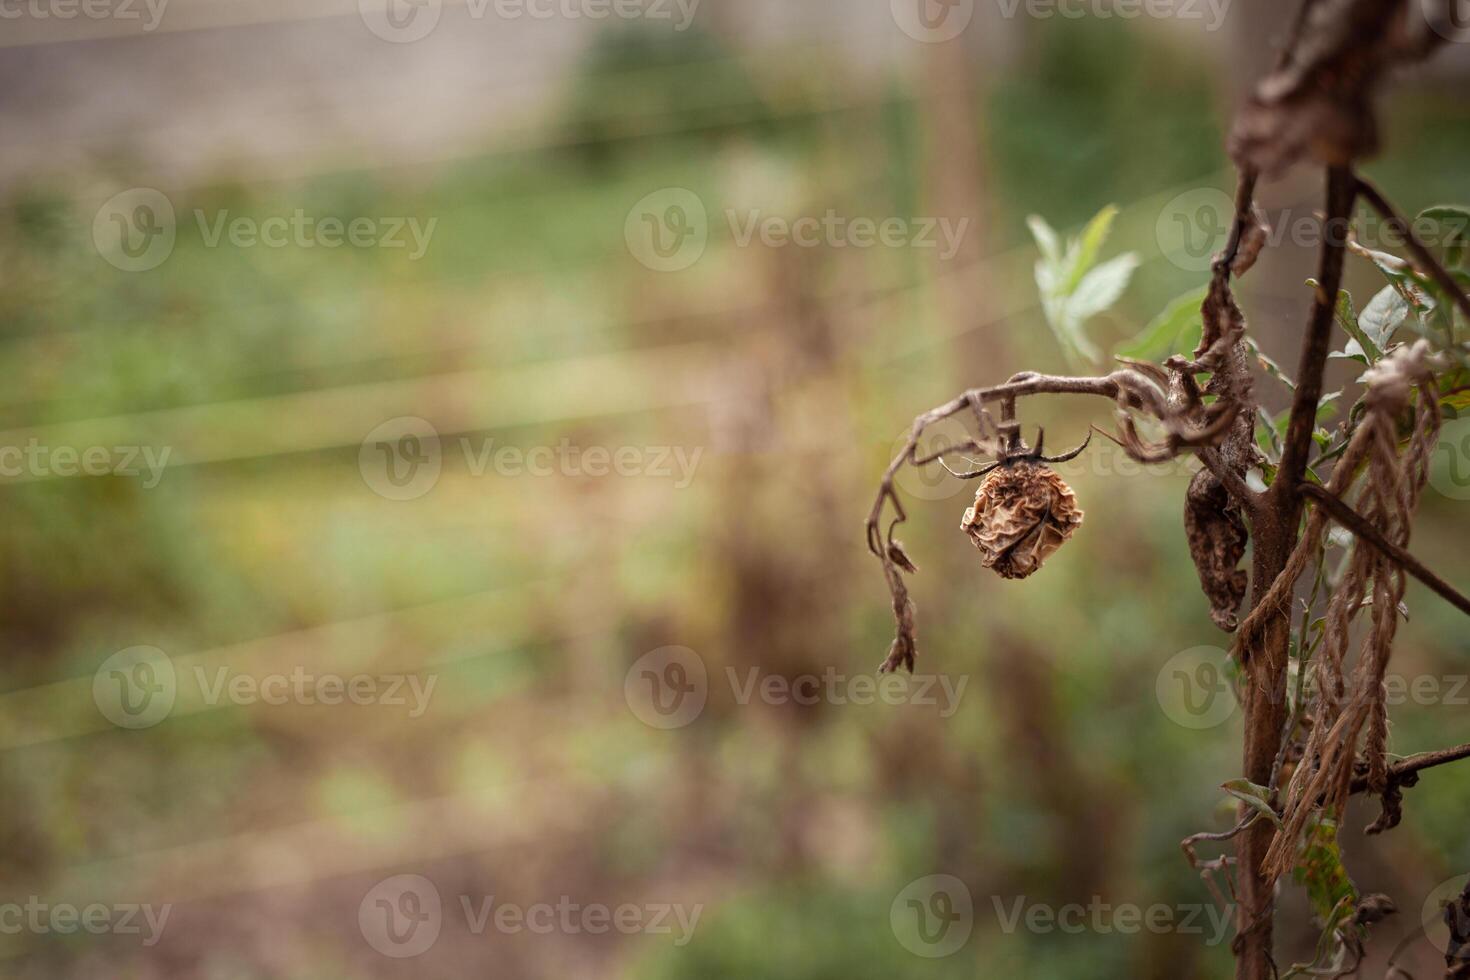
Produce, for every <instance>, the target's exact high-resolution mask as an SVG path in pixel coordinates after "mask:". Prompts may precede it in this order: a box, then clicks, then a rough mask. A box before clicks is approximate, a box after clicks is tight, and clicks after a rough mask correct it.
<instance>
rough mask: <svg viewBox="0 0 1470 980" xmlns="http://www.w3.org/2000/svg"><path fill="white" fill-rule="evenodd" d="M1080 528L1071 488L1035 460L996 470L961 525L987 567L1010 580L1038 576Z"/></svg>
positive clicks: (1050, 469) (1079, 519)
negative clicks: (1041, 568) (1034, 574)
mask: <svg viewBox="0 0 1470 980" xmlns="http://www.w3.org/2000/svg"><path fill="white" fill-rule="evenodd" d="M1081 526H1082V511H1080V510H1079V509H1078V508H1077V498H1076V497H1075V496H1074V495H1073V493H1072V488H1071V487H1069V486H1067V484H1066V482H1065V481H1064V480H1063V479H1062V478H1061V477H1060V476H1058V475H1057V473H1056V471H1055V470H1053V469H1052V468H1051V467H1049V466H1046V465H1044V464H1042V463H1032V462H1016V463H1011V464H1009V465H1006V466H1001V467H998V468H997V469H995V470H994V471H992V472H991V473H990V475H989V476H987V477H986V478H985V482H984V483H982V484H980V489H979V490H977V491H976V492H975V505H974V506H973V507H971V508H970V509H969V510H967V511H965V518H964V520H963V521H962V522H961V523H960V528H961V530H963V531H964V532H965V533H966V534H968V535H969V536H970V539H971V540H972V541H974V542H975V547H977V548H979V549H980V553H981V554H982V555H984V562H985V567H987V568H993V569H995V571H996V573H997V574H999V575H1000V576H1001V577H1002V578H1010V579H1020V578H1025V577H1026V576H1028V575H1030V574H1032V573H1033V572H1035V571H1036V570H1037V569H1038V568H1040V567H1041V565H1042V563H1043V562H1044V561H1046V559H1047V558H1048V557H1050V556H1051V554H1052V552H1054V551H1056V550H1057V549H1058V548H1060V547H1061V546H1062V545H1063V544H1065V543H1066V541H1067V539H1068V538H1070V537H1071V536H1072V534H1073V532H1075V531H1076V530H1077V528H1079V527H1081Z"/></svg>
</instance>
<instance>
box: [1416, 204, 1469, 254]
mask: <svg viewBox="0 0 1470 980" xmlns="http://www.w3.org/2000/svg"><path fill="white" fill-rule="evenodd" d="M1420 221H1433V222H1436V223H1438V224H1439V225H1440V226H1441V230H1442V231H1443V232H1444V234H1442V235H1440V241H1441V242H1442V243H1443V244H1444V260H1445V265H1446V266H1448V267H1450V268H1451V269H1453V268H1455V267H1456V266H1458V265H1460V264H1462V263H1463V262H1464V261H1465V254H1466V251H1467V249H1470V209H1466V208H1463V207H1460V206H1458V205H1454V204H1436V205H1434V206H1433V207H1428V208H1425V209H1424V210H1423V211H1420V212H1419V214H1418V215H1417V216H1416V217H1415V218H1414V223H1415V224H1416V225H1417V224H1418V223H1419V222H1420Z"/></svg>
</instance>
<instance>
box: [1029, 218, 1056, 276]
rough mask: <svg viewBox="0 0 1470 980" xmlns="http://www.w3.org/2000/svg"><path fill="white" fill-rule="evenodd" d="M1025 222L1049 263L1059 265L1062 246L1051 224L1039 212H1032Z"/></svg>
mask: <svg viewBox="0 0 1470 980" xmlns="http://www.w3.org/2000/svg"><path fill="white" fill-rule="evenodd" d="M1026 224H1027V226H1028V227H1030V229H1031V237H1032V238H1035V239H1036V245H1037V247H1038V248H1040V249H1041V254H1042V257H1044V258H1045V259H1046V261H1047V263H1048V264H1049V265H1052V266H1056V265H1060V264H1061V261H1062V246H1061V242H1060V241H1059V240H1058V239H1057V233H1056V232H1055V231H1053V230H1052V227H1051V225H1049V224H1047V223H1046V219H1045V218H1043V217H1042V216H1041V215H1039V214H1033V215H1031V216H1030V217H1028V218H1027V219H1026Z"/></svg>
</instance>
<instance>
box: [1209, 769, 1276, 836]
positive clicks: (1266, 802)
mask: <svg viewBox="0 0 1470 980" xmlns="http://www.w3.org/2000/svg"><path fill="white" fill-rule="evenodd" d="M1220 788H1221V789H1223V790H1224V791H1225V792H1227V793H1229V794H1230V795H1231V796H1233V797H1235V798H1236V799H1237V800H1239V801H1240V802H1242V803H1244V804H1245V805H1246V806H1248V807H1250V808H1251V809H1252V810H1255V811H1256V812H1257V813H1259V814H1260V815H1261V816H1263V817H1265V818H1266V819H1267V820H1269V821H1271V822H1272V823H1274V824H1275V825H1276V826H1278V827H1280V826H1281V818H1280V817H1279V816H1277V815H1276V811H1275V810H1274V809H1273V808H1272V806H1271V791H1270V790H1268V789H1267V788H1266V787H1264V786H1258V785H1256V784H1255V783H1253V782H1251V781H1250V780H1249V779H1232V780H1230V781H1229V782H1228V783H1222V784H1221V785H1220Z"/></svg>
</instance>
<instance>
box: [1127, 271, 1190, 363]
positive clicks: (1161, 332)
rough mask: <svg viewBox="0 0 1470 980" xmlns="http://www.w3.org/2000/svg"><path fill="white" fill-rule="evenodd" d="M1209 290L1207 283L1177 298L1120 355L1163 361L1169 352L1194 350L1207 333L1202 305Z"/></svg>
mask: <svg viewBox="0 0 1470 980" xmlns="http://www.w3.org/2000/svg"><path fill="white" fill-rule="evenodd" d="M1208 292H1209V287H1208V286H1201V287H1199V288H1198V289H1191V290H1190V291H1189V292H1187V293H1185V294H1184V295H1183V296H1179V297H1177V298H1175V299H1174V300H1173V301H1171V302H1170V303H1169V305H1168V306H1166V307H1164V312H1162V313H1160V314H1159V315H1158V316H1156V317H1154V319H1153V322H1151V323H1150V324H1149V325H1148V326H1146V327H1144V328H1143V330H1142V332H1140V333H1139V335H1138V336H1137V337H1134V338H1133V339H1132V340H1130V341H1128V342H1127V343H1126V344H1124V345H1123V346H1122V347H1119V348H1118V354H1119V355H1120V356H1122V357H1131V358H1133V359H1134V360H1139V361H1161V360H1163V359H1164V358H1166V357H1168V356H1169V355H1170V354H1183V353H1189V352H1191V351H1193V350H1194V349H1195V348H1196V347H1198V346H1199V339H1200V336H1201V335H1202V334H1203V333H1204V320H1203V318H1202V316H1201V314H1200V307H1202V306H1203V305H1204V302H1205V295H1206V294H1207V293H1208Z"/></svg>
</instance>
